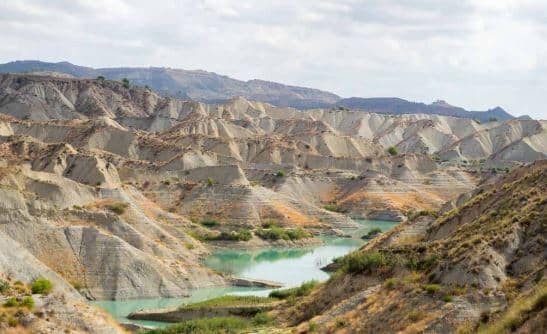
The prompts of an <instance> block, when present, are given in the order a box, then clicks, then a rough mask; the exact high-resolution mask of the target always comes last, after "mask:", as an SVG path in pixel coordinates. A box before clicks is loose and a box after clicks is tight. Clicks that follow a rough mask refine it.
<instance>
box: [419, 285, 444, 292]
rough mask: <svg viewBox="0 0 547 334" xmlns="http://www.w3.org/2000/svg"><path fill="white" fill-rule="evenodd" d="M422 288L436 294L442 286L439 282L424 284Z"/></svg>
mask: <svg viewBox="0 0 547 334" xmlns="http://www.w3.org/2000/svg"><path fill="white" fill-rule="evenodd" d="M422 289H423V290H424V291H425V292H427V293H429V294H434V293H435V292H438V291H440V290H441V286H440V285H439V284H423V285H422Z"/></svg>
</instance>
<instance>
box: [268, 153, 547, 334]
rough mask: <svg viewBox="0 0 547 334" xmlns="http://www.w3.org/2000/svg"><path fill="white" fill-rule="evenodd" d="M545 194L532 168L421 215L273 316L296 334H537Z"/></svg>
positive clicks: (546, 167) (542, 305)
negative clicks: (449, 207) (313, 331)
mask: <svg viewBox="0 0 547 334" xmlns="http://www.w3.org/2000/svg"><path fill="white" fill-rule="evenodd" d="M546 185H547V161H545V160H544V161H538V162H536V163H534V164H532V165H530V166H526V167H522V168H519V169H516V170H515V171H513V172H512V173H511V174H509V175H505V176H503V177H498V178H497V179H496V180H495V181H494V182H493V183H491V184H486V185H484V186H482V187H481V188H479V189H477V190H475V191H473V193H472V194H470V196H465V198H464V200H462V201H461V202H460V205H458V206H457V207H456V208H454V209H452V210H450V211H441V212H438V213H435V212H423V213H420V214H419V215H417V216H415V217H413V218H411V219H410V220H409V221H407V222H405V223H403V224H401V225H399V226H398V227H397V228H396V229H394V230H393V231H391V232H388V233H386V234H384V235H381V236H379V237H377V238H376V239H373V240H372V241H371V242H370V243H369V244H367V245H365V246H364V247H363V248H361V249H360V250H358V251H356V252H355V253H352V254H349V255H347V256H345V257H343V258H340V259H337V260H335V262H334V265H331V266H330V267H331V270H332V268H336V270H337V272H336V273H335V274H334V275H333V276H332V278H331V279H330V280H329V281H328V282H327V283H325V284H323V285H321V286H320V287H319V288H318V289H316V290H315V291H314V292H313V293H312V294H311V295H310V296H308V297H305V298H303V299H302V300H301V301H300V302H298V303H296V305H295V306H293V307H290V306H289V307H287V305H283V307H281V308H280V310H279V313H278V315H279V316H280V317H281V319H285V322H286V323H287V324H289V325H291V326H297V327H298V328H299V329H300V330H301V332H303V331H306V330H307V329H308V328H311V327H314V328H317V330H318V331H319V332H337V333H350V332H376V333H390V332H400V333H418V332H420V333H422V332H426V333H453V332H458V333H472V332H473V333H475V332H479V333H509V332H518V333H543V332H545V330H546V328H547V324H546V323H545V314H546V310H547V308H546V307H547V303H546V300H547V280H546V277H545V273H546V271H547V262H546V257H545V252H546V244H545V236H546V235H547V222H546V217H547V215H546V203H547V198H546V197H545V194H546V193H547V188H546ZM435 217H437V218H435Z"/></svg>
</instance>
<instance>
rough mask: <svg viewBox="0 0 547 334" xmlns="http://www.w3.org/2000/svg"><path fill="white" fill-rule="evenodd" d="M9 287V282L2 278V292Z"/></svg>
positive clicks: (0, 288) (0, 283)
mask: <svg viewBox="0 0 547 334" xmlns="http://www.w3.org/2000/svg"><path fill="white" fill-rule="evenodd" d="M8 289H9V283H8V282H7V281H4V280H0V293H2V292H5V291H7V290H8Z"/></svg>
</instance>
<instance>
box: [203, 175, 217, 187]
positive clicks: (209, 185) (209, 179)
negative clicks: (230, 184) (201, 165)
mask: <svg viewBox="0 0 547 334" xmlns="http://www.w3.org/2000/svg"><path fill="white" fill-rule="evenodd" d="M205 183H206V184H207V187H212V186H213V185H214V184H215V180H213V178H211V177H208V178H207V180H206V181H205Z"/></svg>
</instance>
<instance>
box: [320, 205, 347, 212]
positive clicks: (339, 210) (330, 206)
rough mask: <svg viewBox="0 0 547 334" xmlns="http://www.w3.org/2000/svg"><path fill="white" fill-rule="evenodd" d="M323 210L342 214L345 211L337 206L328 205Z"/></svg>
mask: <svg viewBox="0 0 547 334" xmlns="http://www.w3.org/2000/svg"><path fill="white" fill-rule="evenodd" d="M323 209H325V210H327V211H332V212H342V211H343V210H342V209H341V208H340V207H339V206H338V205H336V204H327V205H325V206H323Z"/></svg>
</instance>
